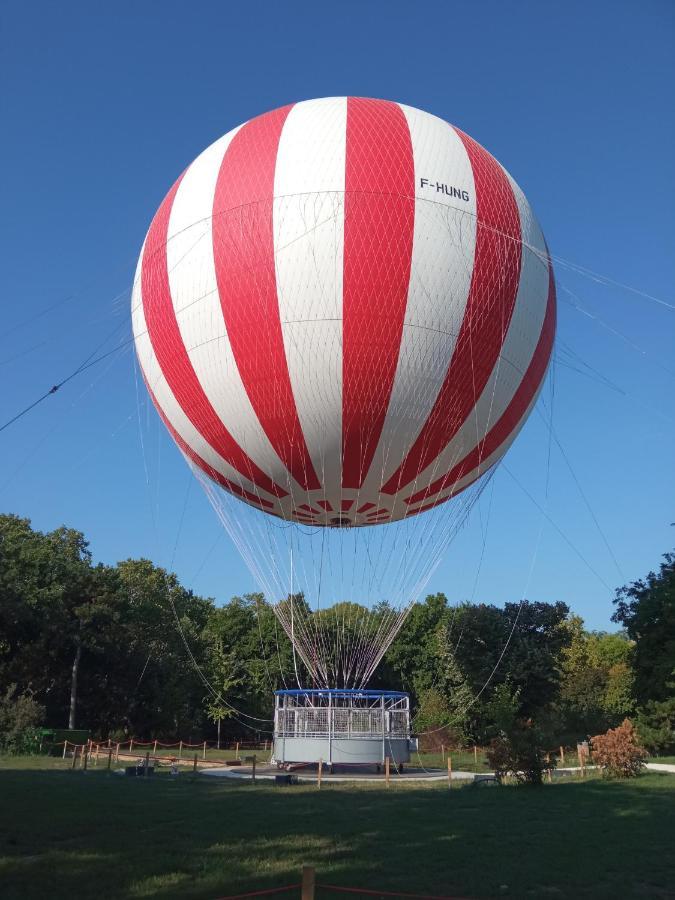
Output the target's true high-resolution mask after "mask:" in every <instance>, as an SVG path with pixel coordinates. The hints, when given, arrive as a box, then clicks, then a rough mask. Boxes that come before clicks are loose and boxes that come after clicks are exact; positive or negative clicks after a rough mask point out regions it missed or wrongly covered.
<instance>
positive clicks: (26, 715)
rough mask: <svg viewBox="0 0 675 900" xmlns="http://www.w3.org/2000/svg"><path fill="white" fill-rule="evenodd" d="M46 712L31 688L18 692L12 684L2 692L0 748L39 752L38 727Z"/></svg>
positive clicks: (16, 751) (4, 750)
mask: <svg viewBox="0 0 675 900" xmlns="http://www.w3.org/2000/svg"><path fill="white" fill-rule="evenodd" d="M44 714H45V709H44V706H41V705H40V704H39V703H38V702H37V700H35V699H34V698H33V692H32V691H30V690H26V691H23V692H22V693H20V694H19V693H17V686H16V685H15V684H10V686H9V687H8V688H7V690H6V691H5V693H4V694H0V750H1V751H2V752H4V753H37V752H38V748H39V746H40V739H39V734H38V731H37V727H38V725H39V724H40V722H41V721H42V719H43V717H44Z"/></svg>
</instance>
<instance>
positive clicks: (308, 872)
mask: <svg viewBox="0 0 675 900" xmlns="http://www.w3.org/2000/svg"><path fill="white" fill-rule="evenodd" d="M315 887H316V869H315V868H314V866H303V867H302V890H301V892H300V897H301V900H314V890H315Z"/></svg>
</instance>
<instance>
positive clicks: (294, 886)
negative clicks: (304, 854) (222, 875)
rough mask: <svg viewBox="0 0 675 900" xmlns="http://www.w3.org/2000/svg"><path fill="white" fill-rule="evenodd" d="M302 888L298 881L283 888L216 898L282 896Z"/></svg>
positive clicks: (233, 898)
mask: <svg viewBox="0 0 675 900" xmlns="http://www.w3.org/2000/svg"><path fill="white" fill-rule="evenodd" d="M300 887H302V884H301V883H300V882H299V881H298V882H297V884H285V885H284V886H283V887H278V888H265V889H264V890H262V891H249V892H248V893H246V894H228V895H227V896H226V897H218V898H217V900H240V898H243V897H263V896H264V895H266V894H267V895H268V896H269V894H284V893H287V892H288V891H297V889H298V888H300Z"/></svg>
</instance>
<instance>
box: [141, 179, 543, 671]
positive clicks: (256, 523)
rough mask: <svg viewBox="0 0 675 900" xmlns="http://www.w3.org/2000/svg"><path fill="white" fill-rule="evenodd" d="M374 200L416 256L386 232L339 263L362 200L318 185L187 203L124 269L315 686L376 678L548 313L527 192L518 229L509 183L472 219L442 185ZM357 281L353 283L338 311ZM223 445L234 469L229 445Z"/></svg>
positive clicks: (200, 473)
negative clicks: (188, 208)
mask: <svg viewBox="0 0 675 900" xmlns="http://www.w3.org/2000/svg"><path fill="white" fill-rule="evenodd" d="M381 199H382V200H383V201H386V202H382V203H380V204H379V205H377V208H376V210H375V214H376V215H377V216H384V217H389V219H390V220H388V221H385V222H383V223H380V227H379V228H378V232H379V233H380V234H384V235H385V236H386V235H387V234H395V233H398V232H400V231H401V228H402V225H401V221H400V219H401V217H403V218H405V217H409V216H411V215H412V211H411V208H409V207H410V204H413V205H414V216H415V220H416V221H415V228H416V235H418V241H419V242H420V247H421V249H418V250H417V258H416V263H415V265H414V266H413V267H412V269H411V264H410V258H409V252H408V256H407V257H406V254H405V253H398V254H397V252H396V248H394V249H393V250H392V248H390V247H387V246H386V237H385V238H384V241H385V246H384V248H380V249H379V250H377V249H376V248H375V249H374V248H372V247H369V246H365V247H363V248H362V250H361V252H360V253H355V254H354V258H355V259H357V260H361V263H360V265H361V268H360V269H359V270H358V271H356V272H353V273H352V274H351V276H350V275H348V274H346V263H345V260H344V253H345V247H344V241H345V239H346V238H345V235H346V233H347V231H348V223H349V221H352V222H354V221H355V220H358V218H359V216H365V215H366V213H367V212H368V214H369V215H371V217H372V215H373V210H372V208H371V209H370V210H369V211H367V210H364V209H361V208H360V205H359V202H360V198H359V197H356V198H349V197H346V196H345V193H344V192H324V193H308V194H302V195H299V196H290V197H281V198H275V199H274V201H273V204H269V203H267V204H266V203H252V204H247V205H245V206H242V207H240V208H238V209H235V210H230V211H228V212H227V213H223V214H222V215H220V217H219V222H216V221H215V218H214V217H210V218H205V219H202V220H199V221H197V222H196V223H192V224H190V225H188V226H186V227H185V228H182V229H180V230H178V231H176V232H172V233H171V234H169V235H168V239H167V240H166V242H165V243H164V244H162V243H158V244H157V246H156V247H155V246H153V244H152V242H153V240H155V238H154V237H153V228H151V230H150V233H149V235H148V239H147V240H146V247H145V250H144V254H143V257H142V263H141V265H140V266H139V274H138V277H137V280H136V285H135V289H134V302H133V316H134V331H135V336H136V343H137V347H139V356H140V358H141V361H142V364H143V372H144V376H145V379H146V383H147V385H148V388H149V389H150V391H151V394H152V396H153V399H154V400H155V402H156V405H157V406H158V409H159V411H160V415H162V418H163V419H164V421H165V424H167V425H168V427H169V430H170V432H171V433H172V435H173V437H174V439H175V440H176V441H177V443H178V445H179V447H180V448H181V450H182V452H183V454H184V455H185V457H186V459H187V460H188V463H189V464H190V466H191V468H192V469H193V471H194V473H195V475H196V476H197V477H198V479H199V481H200V483H201V484H202V486H203V488H204V490H205V492H206V494H207V496H208V497H209V500H210V501H211V503H212V505H213V507H214V508H215V510H216V512H217V514H218V516H219V518H220V520H221V522H222V523H223V525H224V527H225V528H226V530H227V532H228V534H229V535H230V537H231V538H232V540H233V542H234V543H235V545H236V546H237V548H238V550H239V552H240V554H241V556H242V558H243V559H244V561H245V562H246V564H247V566H248V568H249V570H250V571H251V573H252V574H253V576H254V578H255V580H256V582H257V584H258V586H259V588H260V589H261V591H262V592H263V593H264V595H265V597H266V598H267V599H268V600H269V601H270V602H271V603H272V604H273V608H274V611H275V613H276V615H277V617H278V619H279V621H280V623H281V625H282V626H283V629H284V631H285V632H286V634H287V635H288V636H289V638H290V640H291V642H292V645H293V649H294V653H296V652H297V654H298V655H299V656H300V658H301V659H302V661H303V663H304V665H305V667H306V669H307V671H308V672H309V674H310V678H311V680H312V681H313V682H314V684H316V685H317V686H325V687H362V686H364V685H365V684H366V683H367V682H368V679H369V678H370V677H371V676H372V674H373V672H374V670H375V668H376V667H377V665H378V663H379V661H380V660H381V659H382V657H383V655H384V653H385V652H386V650H387V648H388V647H389V646H390V644H391V642H392V641H393V640H394V638H395V636H396V634H397V633H398V631H399V629H400V628H401V626H402V624H403V622H404V620H405V617H406V615H407V613H408V611H409V610H410V608H411V606H412V605H413V604H414V603H415V602H416V600H417V599H419V597H420V596H421V593H422V591H423V590H424V588H425V587H426V585H427V583H428V581H429V578H430V577H431V575H432V574H433V572H434V570H435V568H436V567H437V565H438V563H439V561H440V560H441V559H442V557H443V554H444V552H445V550H446V548H447V547H448V545H449V544H450V542H451V541H452V539H453V538H454V536H455V535H456V534H457V532H458V530H459V529H460V528H461V527H462V525H463V523H464V522H465V520H466V518H467V516H468V514H469V512H470V510H471V508H472V506H473V505H474V503H475V502H476V500H477V498H478V497H479V496H480V493H481V491H482V490H483V488H484V487H485V484H486V482H487V480H488V478H489V474H488V473H489V472H490V471H491V470H492V469H493V467H494V466H495V464H496V463H497V461H498V460H499V459H500V458H501V457H502V456H503V454H504V452H505V451H506V449H507V448H508V446H509V445H510V443H511V442H512V440H513V439H514V438H515V436H516V434H517V432H518V431H519V430H520V428H521V427H522V424H523V423H524V421H525V419H526V418H527V415H528V414H529V412H530V410H531V409H532V407H533V405H534V403H535V401H536V397H537V394H538V391H539V388H540V385H541V383H542V380H543V378H544V375H545V371H546V366H547V364H548V359H549V354H550V346H551V342H552V338H553V329H554V324H555V311H554V310H555V301H554V295H552V288H551V283H552V275H551V270H550V262H549V259H548V254H547V251H546V247H545V244H544V242H543V238H542V236H541V232H540V231H539V228H538V226H537V224H536V222H535V221H534V219H533V218H532V217H530V218H529V219H528V218H527V217H526V216H525V215H524V214H523V211H522V209H528V210H529V207H526V206H525V207H523V208H522V209H521V213H520V219H519V226H518V228H517V230H516V229H515V227H514V228H513V229H512V233H509V232H507V231H502V230H500V229H499V228H497V227H496V226H495V225H494V222H495V221H501V220H504V219H505V220H506V221H507V222H508V221H509V218H508V214H510V215H511V217H512V218H513V216H514V215H515V216H516V218H517V217H518V210H517V209H516V205H515V202H512V207H511V208H510V210H508V211H507V213H504V211H499V210H497V211H496V212H495V213H494V214H490V211H489V210H488V211H487V212H486V216H487V219H488V221H487V222H486V223H483V221H482V220H479V219H478V218H477V216H476V215H475V214H474V213H469V212H467V211H466V210H464V209H461V208H459V207H454V206H452V205H443V204H439V203H430V202H420V201H415V200H414V199H412V198H408V199H409V200H410V204H408V207H406V205H405V204H403V205H401V204H400V203H399V204H398V205H397V204H393V205H392V203H391V198H390V197H389V196H387V195H384V196H383V197H382V198H381ZM399 199H401V198H399ZM403 199H405V198H403ZM369 202H370V203H371V206H372V197H370V198H369ZM392 210H393V211H392ZM160 212H161V211H160ZM392 216H393V217H394V218H393V219H391V217H392ZM270 221H272V222H273V227H274V231H275V243H274V250H273V254H272V259H273V269H272V271H271V272H270V271H269V262H268V260H266V259H265V258H263V256H261V254H262V252H263V250H264V246H263V244H264V240H263V239H264V236H265V233H266V232H265V229H266V227H267V225H268V224H269V222H270ZM511 224H513V222H512V223H511ZM361 231H362V232H363V229H361ZM516 231H517V233H516ZM363 233H364V234H365V232H363ZM167 234H168V232H164V236H165V237H167ZM216 234H217V240H216V239H215V236H216ZM439 235H441V239H440V240H439V239H438V236H439ZM161 236H162V235H161V234H160V235H159V237H160V238H161ZM280 236H283V239H282V238H281V237H280ZM425 237H426V240H425ZM432 237H433V238H435V239H433V240H432ZM363 239H364V240H367V239H368V237H367V234H366V236H365V237H364V238H363ZM370 240H371V241H372V240H373V239H372V238H370ZM205 247H206V248H207V252H206V253H205ZM261 247H262V250H261ZM481 247H482V250H481V249H480V248H481ZM486 247H487V250H486ZM408 250H410V248H408ZM378 253H379V255H380V257H381V260H380V267H379V270H378V267H377V257H378ZM373 258H375V262H374V263H373V264H372V265H373V267H374V269H375V272H374V273H373V271H372V270H371V268H369V263H372V260H373ZM397 267H398V268H397ZM373 279H375V280H373ZM346 282H349V283H348V284H347V283H346ZM350 286H351V287H350ZM349 290H351V291H352V293H356V294H360V295H361V298H362V299H361V301H360V302H361V307H360V311H358V310H359V307H358V304H356V307H357V313H356V314H352V316H351V318H349V320H348V316H347V313H346V309H347V306H348V304H349V303H351V308H352V309H353V308H354V306H355V301H354V300H353V298H352V300H351V301H350V300H349V299H348V297H347V293H348V291H349ZM272 294H273V297H272V296H271V295H272ZM547 295H548V296H549V302H548V304H547V302H546V297H547ZM551 296H553V300H552V301H551ZM272 301H273V305H274V307H275V308H276V309H278V313H277V315H276V316H275V315H274V310H273V309H272V306H270V305H269V304H270V303H271V302H272ZM267 307H269V309H268V311H269V315H261V312H260V311H261V309H262V310H265V309H266V308H267ZM252 310H253V311H254V312H252ZM172 317H173V322H171V318H172ZM167 323H168V324H167ZM172 329H173V332H172ZM542 335H544V337H545V338H546V341H544V346H543V352H542V350H541V347H542V337H541V336H542ZM144 342H147V343H146V344H145V345H144ZM280 354H281V355H282V356H283V359H282V360H281V361H280V359H279V357H280ZM347 357H348V361H347ZM537 357H538V358H537ZM533 360H534V362H535V363H536V365H535V369H534V371H533ZM188 367H189V368H190V369H191V371H192V374H191V375H190V378H187V379H186V372H187V371H188ZM190 379H191V380H190ZM525 380H527V382H528V389H527V390H525V391H523V390H522V385H523V382H524V381H525ZM233 385H234V387H233ZM205 395H208V401H206V402H205ZM200 404H201V407H200ZM207 405H208V406H209V407H212V409H210V410H209V409H207ZM185 410H192V411H193V413H188V415H187V416H186V415H185ZM194 410H197V412H196V413H194ZM211 412H215V414H216V415H217V416H218V417H219V420H220V421H222V422H224V423H225V424H226V425H227V426H228V428H229V429H230V438H231V442H232V444H235V442H234V440H233V437H232V435H233V433H236V446H235V447H234V448H233V446H230V447H229V448H226V447H225V446H224V441H223V436H222V434H218V433H217V431H218V428H217V426H218V425H219V424H220V421H215V422H209V420H208V417H209V415H210V413H211ZM196 419H199V424H200V425H201V426H202V433H204V434H205V436H206V437H208V441H205V440H203V439H201V440H199V439H200V438H201V435H200V434H198V430H197V428H196V427H195V421H196ZM261 426H262V428H261ZM261 435H262V439H261ZM195 447H198V450H195ZM214 448H215V449H216V452H214ZM228 451H229V456H228ZM235 454H238V467H235V466H233V465H229V466H223V465H222V460H223V458H224V459H226V460H228V461H230V462H231V461H232V460H233V458H234V455H235Z"/></svg>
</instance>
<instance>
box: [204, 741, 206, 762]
mask: <svg viewBox="0 0 675 900" xmlns="http://www.w3.org/2000/svg"><path fill="white" fill-rule="evenodd" d="M204 759H206V741H204Z"/></svg>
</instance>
